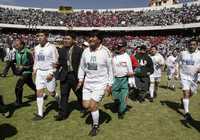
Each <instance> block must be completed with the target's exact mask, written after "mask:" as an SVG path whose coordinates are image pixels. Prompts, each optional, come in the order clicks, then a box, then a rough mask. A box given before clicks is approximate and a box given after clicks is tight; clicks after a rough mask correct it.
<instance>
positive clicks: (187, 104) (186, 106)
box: [183, 98, 189, 113]
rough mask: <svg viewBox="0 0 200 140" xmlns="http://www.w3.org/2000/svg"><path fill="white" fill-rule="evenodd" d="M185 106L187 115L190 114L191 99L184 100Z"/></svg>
mask: <svg viewBox="0 0 200 140" xmlns="http://www.w3.org/2000/svg"><path fill="white" fill-rule="evenodd" d="M183 106H184V110H185V113H188V112H189V99H187V98H184V99H183Z"/></svg>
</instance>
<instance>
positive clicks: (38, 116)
mask: <svg viewBox="0 0 200 140" xmlns="http://www.w3.org/2000/svg"><path fill="white" fill-rule="evenodd" d="M34 115H35V117H34V118H33V119H32V120H33V121H40V120H42V119H43V118H44V117H43V116H40V115H38V114H34Z"/></svg>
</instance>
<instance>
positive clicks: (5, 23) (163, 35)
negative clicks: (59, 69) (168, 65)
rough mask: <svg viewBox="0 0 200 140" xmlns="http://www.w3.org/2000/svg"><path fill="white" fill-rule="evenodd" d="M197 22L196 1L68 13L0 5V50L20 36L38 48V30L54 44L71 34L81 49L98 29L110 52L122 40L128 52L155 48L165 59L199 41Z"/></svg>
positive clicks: (198, 8) (199, 14)
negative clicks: (193, 39) (140, 47)
mask: <svg viewBox="0 0 200 140" xmlns="http://www.w3.org/2000/svg"><path fill="white" fill-rule="evenodd" d="M199 20H200V2H198V1H197V2H190V3H186V4H177V5H172V6H168V7H162V6H159V7H143V8H129V9H97V10H92V9H79V10H78V9H75V10H73V12H70V13H61V12H59V10H58V9H45V8H43V9H42V8H30V7H17V6H7V5H0V27H1V32H2V33H1V35H0V46H1V48H4V47H6V46H9V45H11V44H12V41H13V40H14V39H15V38H16V37H17V36H20V37H21V38H23V40H24V42H25V43H26V45H27V47H30V48H32V47H34V46H35V45H36V44H37V40H36V37H35V33H36V31H37V30H39V29H44V30H48V31H49V32H50V34H49V41H51V42H54V43H57V42H59V40H60V39H62V36H63V33H64V32H65V31H69V30H73V31H75V32H76V33H77V42H78V44H79V45H81V44H82V43H83V42H84V41H85V40H87V32H88V31H90V30H92V29H99V30H101V31H102V32H104V35H105V38H104V41H103V43H104V44H105V45H106V46H108V47H109V48H115V46H116V42H117V40H119V39H120V38H124V39H125V40H127V41H128V47H129V48H130V49H131V48H135V47H137V46H138V44H142V43H144V44H146V45H147V46H151V45H156V46H158V48H159V49H160V51H161V53H162V54H163V55H165V56H166V55H167V54H169V53H170V52H171V51H170V50H173V49H174V48H180V49H181V48H185V46H186V42H187V40H188V39H190V38H191V37H193V36H197V37H198V27H199V25H200V24H199ZM163 31H165V32H163Z"/></svg>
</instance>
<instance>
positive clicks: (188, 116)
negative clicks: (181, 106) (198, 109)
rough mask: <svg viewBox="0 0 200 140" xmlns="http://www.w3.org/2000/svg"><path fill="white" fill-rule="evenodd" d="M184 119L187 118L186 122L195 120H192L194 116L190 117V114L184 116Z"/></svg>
mask: <svg viewBox="0 0 200 140" xmlns="http://www.w3.org/2000/svg"><path fill="white" fill-rule="evenodd" d="M184 118H185V120H186V121H192V120H193V119H192V116H191V115H190V113H186V114H185V115H184Z"/></svg>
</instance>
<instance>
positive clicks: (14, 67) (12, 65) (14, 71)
mask: <svg viewBox="0 0 200 140" xmlns="http://www.w3.org/2000/svg"><path fill="white" fill-rule="evenodd" d="M10 66H11V69H12V72H13V74H14V75H16V74H17V73H16V71H17V69H16V66H15V64H14V61H11V62H10Z"/></svg>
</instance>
